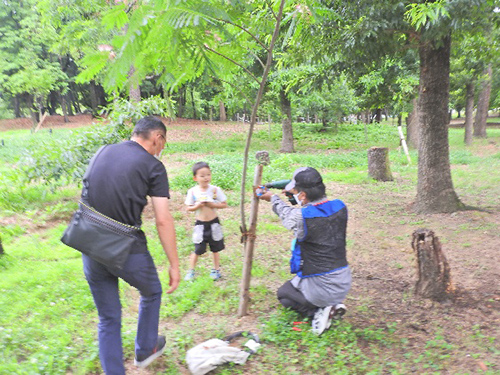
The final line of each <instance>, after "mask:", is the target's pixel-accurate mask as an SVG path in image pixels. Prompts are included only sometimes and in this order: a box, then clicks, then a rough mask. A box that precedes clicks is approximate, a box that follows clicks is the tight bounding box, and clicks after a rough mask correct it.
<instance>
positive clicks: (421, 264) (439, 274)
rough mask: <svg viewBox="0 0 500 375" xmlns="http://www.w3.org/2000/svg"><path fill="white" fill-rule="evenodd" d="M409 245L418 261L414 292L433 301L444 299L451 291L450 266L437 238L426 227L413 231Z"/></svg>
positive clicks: (446, 298) (447, 297)
mask: <svg viewBox="0 0 500 375" xmlns="http://www.w3.org/2000/svg"><path fill="white" fill-rule="evenodd" d="M411 246H412V248H413V250H415V252H416V255H417V262H418V281H417V284H416V285H415V294H417V295H419V296H422V297H424V298H430V299H432V300H434V301H439V302H442V301H446V300H448V299H449V297H450V294H451V293H452V292H453V289H454V288H453V284H452V282H451V274H450V266H449V264H448V261H447V260H446V257H445V256H444V253H443V250H442V249H441V243H440V242H439V239H438V238H437V237H435V236H434V232H433V231H431V230H428V229H417V230H416V231H415V232H413V239H412V243H411Z"/></svg>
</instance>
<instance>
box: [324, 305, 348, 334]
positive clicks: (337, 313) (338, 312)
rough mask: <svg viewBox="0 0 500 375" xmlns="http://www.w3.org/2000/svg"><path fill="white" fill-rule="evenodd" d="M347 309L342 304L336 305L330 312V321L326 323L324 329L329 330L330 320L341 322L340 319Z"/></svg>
mask: <svg viewBox="0 0 500 375" xmlns="http://www.w3.org/2000/svg"><path fill="white" fill-rule="evenodd" d="M346 311H347V309H346V307H345V305H344V304H343V303H338V304H336V305H335V307H334V308H333V309H332V310H331V311H330V320H329V321H328V327H326V329H328V328H330V327H331V325H332V320H336V321H339V320H342V317H343V316H344V315H345V313H346Z"/></svg>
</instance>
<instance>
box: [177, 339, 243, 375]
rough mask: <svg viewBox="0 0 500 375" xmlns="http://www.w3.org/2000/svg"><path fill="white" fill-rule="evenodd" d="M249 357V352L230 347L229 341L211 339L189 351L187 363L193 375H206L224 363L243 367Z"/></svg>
mask: <svg viewBox="0 0 500 375" xmlns="http://www.w3.org/2000/svg"><path fill="white" fill-rule="evenodd" d="M249 356H250V353H249V352H245V351H243V350H241V349H238V348H235V347H233V346H229V342H228V341H222V340H219V339H210V340H208V341H205V342H202V343H201V344H199V345H196V346H195V347H194V348H191V349H189V350H188V351H187V353H186V362H187V364H188V367H189V371H191V373H192V374H193V375H204V374H206V373H207V372H209V371H212V370H213V369H215V368H216V367H217V366H219V365H222V364H224V363H228V362H233V363H236V364H238V365H243V364H244V363H245V362H246V361H247V359H248V357H249Z"/></svg>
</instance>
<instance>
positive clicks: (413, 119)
mask: <svg viewBox="0 0 500 375" xmlns="http://www.w3.org/2000/svg"><path fill="white" fill-rule="evenodd" d="M412 103H413V111H411V113H410V115H409V116H408V120H407V123H406V143H407V144H408V145H409V146H410V147H413V148H416V149H418V128H419V126H418V120H419V116H418V99H417V98H415V99H413V100H412Z"/></svg>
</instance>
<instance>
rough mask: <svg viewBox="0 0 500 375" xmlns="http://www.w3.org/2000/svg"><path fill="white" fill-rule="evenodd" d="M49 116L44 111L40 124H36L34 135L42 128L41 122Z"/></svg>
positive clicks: (47, 112)
mask: <svg viewBox="0 0 500 375" xmlns="http://www.w3.org/2000/svg"><path fill="white" fill-rule="evenodd" d="M48 114H49V111H46V112H45V113H44V114H43V116H42V119H41V120H40V122H39V123H38V125H37V126H36V128H35V133H36V132H37V131H38V130H39V129H40V127H41V126H42V124H43V122H44V121H45V118H46V117H47V115H48Z"/></svg>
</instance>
